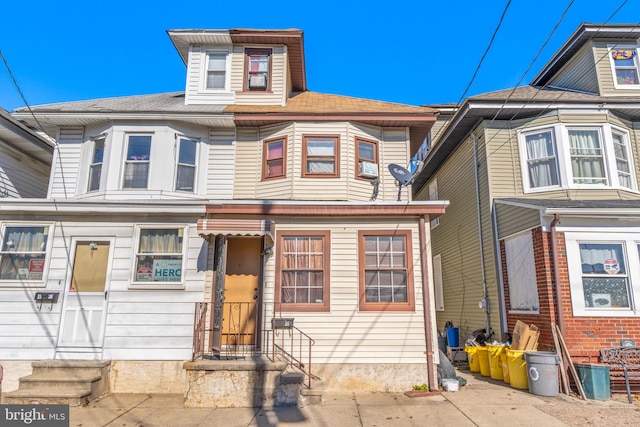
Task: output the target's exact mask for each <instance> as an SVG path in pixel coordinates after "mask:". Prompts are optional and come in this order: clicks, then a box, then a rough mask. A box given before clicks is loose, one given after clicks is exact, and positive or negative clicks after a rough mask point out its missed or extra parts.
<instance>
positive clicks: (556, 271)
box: [550, 214, 564, 332]
mask: <svg viewBox="0 0 640 427" xmlns="http://www.w3.org/2000/svg"><path fill="white" fill-rule="evenodd" d="M559 222H560V215H558V214H554V215H553V221H551V227H550V228H551V251H552V253H553V280H554V281H555V282H556V307H557V308H556V311H557V312H558V327H560V331H561V332H564V314H563V312H562V311H563V310H562V308H563V307H562V291H561V289H560V269H559V268H558V244H557V243H556V238H557V235H556V224H558V223H559Z"/></svg>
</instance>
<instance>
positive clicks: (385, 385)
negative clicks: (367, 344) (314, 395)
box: [311, 363, 428, 393]
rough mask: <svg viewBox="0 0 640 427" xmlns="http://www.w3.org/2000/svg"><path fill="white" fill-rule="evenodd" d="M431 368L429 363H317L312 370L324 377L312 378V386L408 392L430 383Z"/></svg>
mask: <svg viewBox="0 0 640 427" xmlns="http://www.w3.org/2000/svg"><path fill="white" fill-rule="evenodd" d="M427 369H428V368H427V364H426V363H424V364H422V363H411V364H396V363H380V364H374V363H371V364H353V363H340V364H329V363H325V364H321V363H316V364H314V365H313V369H312V372H313V374H314V375H317V376H318V377H320V380H314V381H312V382H311V388H312V389H321V390H326V391H337V392H343V391H381V392H387V393H391V392H405V391H407V390H411V389H412V388H413V386H414V385H421V384H427V383H428V374H427Z"/></svg>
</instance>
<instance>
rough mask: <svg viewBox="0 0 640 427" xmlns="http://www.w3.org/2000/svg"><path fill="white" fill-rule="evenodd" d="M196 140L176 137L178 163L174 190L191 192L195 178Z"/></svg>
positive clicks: (193, 188)
mask: <svg viewBox="0 0 640 427" xmlns="http://www.w3.org/2000/svg"><path fill="white" fill-rule="evenodd" d="M197 150H198V140H196V139H188V138H179V139H178V164H177V171H176V191H188V192H190V193H193V192H194V190H195V180H196V157H197V156H196V154H197Z"/></svg>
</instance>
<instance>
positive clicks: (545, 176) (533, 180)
mask: <svg viewBox="0 0 640 427" xmlns="http://www.w3.org/2000/svg"><path fill="white" fill-rule="evenodd" d="M524 139H525V149H526V153H527V176H528V178H529V187H530V188H544V187H553V186H557V185H558V160H557V157H556V147H555V141H554V138H553V131H552V130H544V131H541V132H535V133H530V134H526V135H525V137H524Z"/></svg>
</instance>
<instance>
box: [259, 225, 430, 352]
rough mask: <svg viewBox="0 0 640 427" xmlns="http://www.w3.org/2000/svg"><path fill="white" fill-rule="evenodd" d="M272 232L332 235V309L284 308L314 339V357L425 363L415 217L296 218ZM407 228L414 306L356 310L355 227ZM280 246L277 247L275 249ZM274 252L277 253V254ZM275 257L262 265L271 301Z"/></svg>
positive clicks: (268, 297)
mask: <svg viewBox="0 0 640 427" xmlns="http://www.w3.org/2000/svg"><path fill="white" fill-rule="evenodd" d="M276 228H277V230H276V232H277V233H278V232H282V231H285V230H286V231H293V230H295V231H301V230H328V231H330V239H331V263H330V264H331V267H330V268H331V271H330V281H331V284H330V296H331V307H330V308H331V310H330V312H328V313H327V312H323V313H312V312H311V313H299V312H297V313H287V312H283V313H282V316H283V317H293V318H295V325H296V327H298V328H300V329H301V330H302V331H304V332H305V333H306V334H308V335H309V336H310V337H311V338H312V339H314V340H315V345H314V347H313V363H328V364H337V363H396V364H397V363H399V364H404V363H425V355H424V352H425V350H426V344H425V333H424V318H423V314H422V309H423V304H422V303H423V296H422V279H421V266H420V240H419V234H418V224H417V221H415V220H413V221H410V220H398V219H395V220H387V221H382V220H381V221H372V220H370V219H367V220H364V219H362V218H346V219H343V218H340V219H336V220H333V221H321V220H317V219H307V220H301V221H298V220H296V219H295V218H291V219H288V220H287V219H283V220H279V221H278V222H277V225H276ZM375 229H379V230H390V229H400V230H411V231H412V233H411V243H412V252H413V260H411V261H410V262H412V263H413V276H414V283H413V287H414V294H415V295H414V297H415V311H412V312H366V311H363V312H360V311H359V310H358V296H359V291H358V247H357V246H358V231H359V230H375ZM278 252H279V248H276V254H278ZM276 256H277V255H276ZM274 265H275V257H272V258H270V259H269V260H268V262H267V266H266V269H265V271H266V272H267V276H266V287H265V298H266V299H267V301H273V282H274V274H275V271H274Z"/></svg>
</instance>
